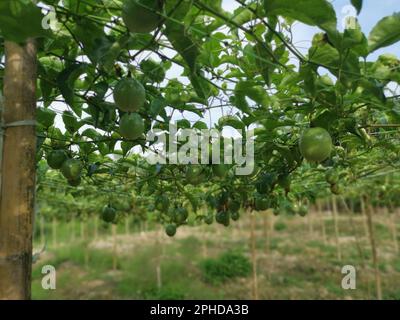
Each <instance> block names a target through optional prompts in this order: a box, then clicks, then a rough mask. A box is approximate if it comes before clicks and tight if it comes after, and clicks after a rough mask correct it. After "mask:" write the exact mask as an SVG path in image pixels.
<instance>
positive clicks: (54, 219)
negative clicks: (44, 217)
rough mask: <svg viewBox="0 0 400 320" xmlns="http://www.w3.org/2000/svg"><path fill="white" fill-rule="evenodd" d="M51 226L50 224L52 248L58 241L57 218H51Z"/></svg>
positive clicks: (55, 246)
mask: <svg viewBox="0 0 400 320" xmlns="http://www.w3.org/2000/svg"><path fill="white" fill-rule="evenodd" d="M51 226H52V237H53V248H54V249H56V248H57V246H58V241H57V218H55V217H54V218H53V219H52V221H51Z"/></svg>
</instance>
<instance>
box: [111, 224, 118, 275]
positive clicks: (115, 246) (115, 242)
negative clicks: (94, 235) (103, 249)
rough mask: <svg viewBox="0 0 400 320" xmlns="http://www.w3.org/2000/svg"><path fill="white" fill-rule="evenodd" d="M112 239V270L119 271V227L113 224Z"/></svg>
mask: <svg viewBox="0 0 400 320" xmlns="http://www.w3.org/2000/svg"><path fill="white" fill-rule="evenodd" d="M111 230H112V238H113V249H112V258H113V259H112V269H113V271H115V270H117V250H118V249H117V226H116V225H115V224H113V225H112V226H111Z"/></svg>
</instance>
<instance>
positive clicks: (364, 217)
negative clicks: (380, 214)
mask: <svg viewBox="0 0 400 320" xmlns="http://www.w3.org/2000/svg"><path fill="white" fill-rule="evenodd" d="M360 203H361V213H362V223H363V227H364V235H365V237H366V238H367V239H368V238H369V232H368V217H367V210H366V208H365V202H364V198H363V197H362V196H361V197H360Z"/></svg>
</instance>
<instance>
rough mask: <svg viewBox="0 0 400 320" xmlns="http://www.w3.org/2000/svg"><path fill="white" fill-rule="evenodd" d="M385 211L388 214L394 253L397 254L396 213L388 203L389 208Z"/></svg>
mask: <svg viewBox="0 0 400 320" xmlns="http://www.w3.org/2000/svg"><path fill="white" fill-rule="evenodd" d="M387 211H388V213H389V225H390V230H391V233H392V240H393V247H394V251H395V252H396V253H399V243H398V240H397V225H396V211H395V210H394V209H393V205H392V203H391V202H390V203H389V208H388V210H387Z"/></svg>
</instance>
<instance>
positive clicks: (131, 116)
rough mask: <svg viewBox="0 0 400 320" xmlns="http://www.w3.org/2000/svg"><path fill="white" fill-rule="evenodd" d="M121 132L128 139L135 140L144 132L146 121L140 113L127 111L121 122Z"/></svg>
mask: <svg viewBox="0 0 400 320" xmlns="http://www.w3.org/2000/svg"><path fill="white" fill-rule="evenodd" d="M119 132H120V134H121V136H123V137H124V138H126V139H130V140H135V139H137V138H140V137H141V136H142V135H143V133H144V121H143V119H142V117H141V116H140V115H139V114H138V113H126V114H124V115H123V116H122V117H121V120H120V122H119Z"/></svg>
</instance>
